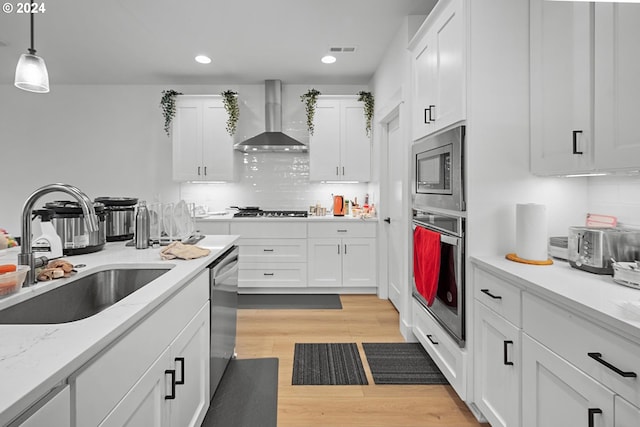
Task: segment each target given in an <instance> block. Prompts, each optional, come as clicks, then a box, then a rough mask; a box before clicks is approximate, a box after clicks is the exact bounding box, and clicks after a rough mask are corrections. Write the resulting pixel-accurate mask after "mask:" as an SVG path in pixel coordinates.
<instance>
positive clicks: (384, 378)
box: [362, 343, 449, 384]
mask: <svg viewBox="0 0 640 427" xmlns="http://www.w3.org/2000/svg"><path fill="white" fill-rule="evenodd" d="M362 348H363V349H364V352H365V355H366V357H367V362H368V363H369V368H370V369H371V374H372V376H373V382H374V383H376V384H449V382H448V381H447V379H446V378H445V376H444V375H443V374H442V372H441V371H440V369H438V366H437V365H436V364H435V362H434V361H433V360H432V359H431V357H429V355H428V354H427V352H426V351H425V349H424V348H423V347H422V345H420V344H419V343H363V344H362Z"/></svg>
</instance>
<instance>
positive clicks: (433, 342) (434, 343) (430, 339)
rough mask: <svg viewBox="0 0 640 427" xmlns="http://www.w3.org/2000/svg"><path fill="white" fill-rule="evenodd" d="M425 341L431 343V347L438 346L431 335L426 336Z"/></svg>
mask: <svg viewBox="0 0 640 427" xmlns="http://www.w3.org/2000/svg"><path fill="white" fill-rule="evenodd" d="M427 339H428V340H429V341H431V344H433V345H438V344H439V343H438V341H434V340H433V335H427Z"/></svg>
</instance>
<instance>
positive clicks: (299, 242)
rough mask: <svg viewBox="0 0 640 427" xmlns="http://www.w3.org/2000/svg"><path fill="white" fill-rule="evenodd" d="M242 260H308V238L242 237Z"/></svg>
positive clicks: (240, 241)
mask: <svg viewBox="0 0 640 427" xmlns="http://www.w3.org/2000/svg"><path fill="white" fill-rule="evenodd" d="M238 244H239V246H240V262H242V263H246V262H307V239H240V240H239V243H238Z"/></svg>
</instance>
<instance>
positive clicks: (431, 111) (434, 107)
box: [429, 105, 436, 122]
mask: <svg viewBox="0 0 640 427" xmlns="http://www.w3.org/2000/svg"><path fill="white" fill-rule="evenodd" d="M435 109H436V106H435V105H429V120H430V121H432V122H435V121H436V119H434V118H433V117H432V116H431V114H435V112H434V111H433V110H435Z"/></svg>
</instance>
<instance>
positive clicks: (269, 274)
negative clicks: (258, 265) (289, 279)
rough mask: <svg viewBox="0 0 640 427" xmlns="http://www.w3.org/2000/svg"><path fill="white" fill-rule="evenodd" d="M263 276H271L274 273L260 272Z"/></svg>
mask: <svg viewBox="0 0 640 427" xmlns="http://www.w3.org/2000/svg"><path fill="white" fill-rule="evenodd" d="M262 274H263V275H264V276H273V274H274V273H262Z"/></svg>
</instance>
